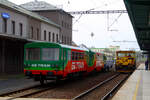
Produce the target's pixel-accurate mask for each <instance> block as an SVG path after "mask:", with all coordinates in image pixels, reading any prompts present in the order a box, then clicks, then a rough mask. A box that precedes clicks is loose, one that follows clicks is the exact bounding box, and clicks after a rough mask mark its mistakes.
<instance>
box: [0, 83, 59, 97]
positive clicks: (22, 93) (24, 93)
mask: <svg viewBox="0 0 150 100" xmlns="http://www.w3.org/2000/svg"><path fill="white" fill-rule="evenodd" d="M55 87H56V83H55V82H51V83H48V84H46V85H43V86H41V85H37V86H33V87H29V88H25V89H21V90H16V91H13V92H9V93H5V94H1V95H0V97H10V98H11V99H15V98H25V97H28V96H31V95H34V94H37V93H41V92H44V91H47V90H50V89H53V88H55Z"/></svg>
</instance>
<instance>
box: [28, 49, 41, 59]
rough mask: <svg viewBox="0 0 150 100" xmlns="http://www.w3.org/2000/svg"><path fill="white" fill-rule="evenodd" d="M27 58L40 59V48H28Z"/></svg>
mask: <svg viewBox="0 0 150 100" xmlns="http://www.w3.org/2000/svg"><path fill="white" fill-rule="evenodd" d="M26 60H40V48H27V49H26Z"/></svg>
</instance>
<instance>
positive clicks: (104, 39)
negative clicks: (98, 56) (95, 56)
mask: <svg viewBox="0 0 150 100" xmlns="http://www.w3.org/2000/svg"><path fill="white" fill-rule="evenodd" d="M9 1H11V2H13V3H15V4H18V5H19V4H23V3H27V2H30V1H34V0H9ZM38 1H45V2H47V3H50V4H52V5H55V6H58V7H61V8H63V9H64V10H65V11H82V10H89V9H93V8H94V10H125V6H124V3H123V0H38ZM73 16H74V18H73V30H74V31H73V41H74V42H75V43H77V44H78V45H79V44H85V45H87V46H88V47H91V46H94V47H96V48H105V47H109V45H113V46H120V47H121V49H129V48H136V49H137V48H139V46H138V44H137V42H113V41H123V40H125V41H136V38H135V34H134V31H133V28H132V25H131V22H130V20H129V17H128V14H127V13H125V14H121V15H120V14H109V25H111V24H112V23H113V22H114V21H115V19H117V18H118V19H117V21H115V23H114V24H113V25H112V26H111V27H110V30H116V31H108V30H107V27H108V19H107V15H106V14H95V15H93V14H91V15H82V16H81V18H80V19H79V20H78V21H76V20H77V19H78V18H79V17H80V15H73ZM119 16H120V17H119ZM91 33H94V36H93V37H91Z"/></svg>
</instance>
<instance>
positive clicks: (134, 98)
mask: <svg viewBox="0 0 150 100" xmlns="http://www.w3.org/2000/svg"><path fill="white" fill-rule="evenodd" d="M140 80H141V77H140V78H139V80H138V82H137V84H136V89H135V92H134V96H133V99H132V100H136V96H137V93H138V88H139V85H140Z"/></svg>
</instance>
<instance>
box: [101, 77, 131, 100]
mask: <svg viewBox="0 0 150 100" xmlns="http://www.w3.org/2000/svg"><path fill="white" fill-rule="evenodd" d="M128 77H129V74H128V75H127V76H126V77H125V78H124V79H122V80H121V81H120V82H119V83H118V84H117V85H115V86H114V87H113V88H112V89H111V90H110V91H109V92H108V93H107V94H106V95H104V96H103V97H102V98H101V100H107V99H108V98H109V97H110V96H111V95H112V93H114V91H116V90H117V89H118V87H119V86H120V85H121V84H122V83H123V82H124V81H125V80H126V79H128Z"/></svg>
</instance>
